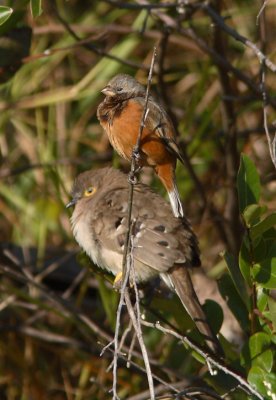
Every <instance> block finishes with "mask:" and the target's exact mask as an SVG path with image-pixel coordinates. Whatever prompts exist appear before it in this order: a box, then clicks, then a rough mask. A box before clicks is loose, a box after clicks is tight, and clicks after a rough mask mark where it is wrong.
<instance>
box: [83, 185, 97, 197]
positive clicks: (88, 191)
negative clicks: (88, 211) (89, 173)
mask: <svg viewBox="0 0 276 400" xmlns="http://www.w3.org/2000/svg"><path fill="white" fill-rule="evenodd" d="M95 192H96V188H95V187H93V186H90V187H89V188H87V189H85V191H84V193H83V195H84V197H89V196H92V195H93V194H94V193H95Z"/></svg>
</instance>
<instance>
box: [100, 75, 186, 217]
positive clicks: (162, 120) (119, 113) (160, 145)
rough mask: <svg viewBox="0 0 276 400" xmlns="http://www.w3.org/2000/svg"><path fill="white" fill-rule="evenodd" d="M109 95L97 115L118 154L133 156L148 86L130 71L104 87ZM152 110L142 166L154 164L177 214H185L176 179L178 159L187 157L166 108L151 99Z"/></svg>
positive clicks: (143, 139)
mask: <svg viewBox="0 0 276 400" xmlns="http://www.w3.org/2000/svg"><path fill="white" fill-rule="evenodd" d="M102 93H103V94H104V95H105V96H106V97H105V99H104V101H103V102H102V103H101V104H100V105H99V107H98V110H97V117H98V119H99V121H100V123H101V125H102V127H103V128H104V130H105V131H106V133H107V135H108V137H109V140H110V143H111V144H112V146H113V148H114V149H115V150H116V151H117V152H118V154H119V155H120V156H121V157H123V158H125V159H127V160H128V161H130V160H131V157H132V154H133V148H134V146H135V145H136V142H137V137H138V134H139V130H140V125H141V120H142V115H143V112H144V107H145V95H146V89H145V88H144V86H143V85H141V84H140V83H139V82H138V81H137V80H136V79H134V78H133V77H131V76H129V75H125V74H119V75H116V76H115V77H114V78H113V79H111V81H110V82H109V83H108V84H107V86H106V87H105V88H104V89H103V90H102ZM148 110H149V111H148V114H147V117H146V121H145V126H144V129H143V132H142V136H141V144H140V149H139V159H138V165H139V167H143V166H151V167H153V168H154V170H155V172H156V174H157V175H158V177H159V178H160V180H161V182H162V183H163V185H164V186H165V188H166V190H167V192H168V195H169V199H170V202H171V205H172V209H173V213H174V215H175V216H176V217H183V216H184V211H183V207H182V204H181V200H180V196H179V192H178V188H177V185H176V179H175V167H176V161H177V159H179V160H180V161H181V162H182V163H183V164H184V160H183V157H182V155H181V151H180V149H179V147H178V145H177V142H176V135H175V131H174V128H173V124H172V122H171V120H170V118H169V116H168V114H167V113H166V111H165V110H164V109H163V108H162V107H161V106H160V105H159V104H158V103H157V102H156V101H155V100H154V98H153V97H152V96H149V99H148Z"/></svg>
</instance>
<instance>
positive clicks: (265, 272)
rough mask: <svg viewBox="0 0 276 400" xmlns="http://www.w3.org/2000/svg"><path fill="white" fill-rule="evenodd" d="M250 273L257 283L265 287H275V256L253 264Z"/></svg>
mask: <svg viewBox="0 0 276 400" xmlns="http://www.w3.org/2000/svg"><path fill="white" fill-rule="evenodd" d="M252 275H253V277H254V279H255V280H256V282H257V283H259V284H260V285H261V286H262V287H265V288H267V289H275V288H276V257H273V258H267V259H266V260H263V261H261V262H259V263H257V264H254V266H253V269H252Z"/></svg>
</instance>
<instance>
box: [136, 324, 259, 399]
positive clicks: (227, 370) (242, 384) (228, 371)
mask: <svg viewBox="0 0 276 400" xmlns="http://www.w3.org/2000/svg"><path fill="white" fill-rule="evenodd" d="M142 325H144V326H147V327H150V328H154V329H158V330H159V331H161V332H163V333H165V334H169V335H171V336H174V337H175V338H177V339H178V340H180V341H181V342H182V343H186V344H188V346H189V347H190V348H192V349H193V350H195V351H196V352H198V353H199V354H200V355H201V356H202V357H203V358H204V359H205V360H206V361H208V362H209V363H210V364H212V365H213V366H214V367H215V368H217V369H219V370H220V371H223V372H224V373H226V374H227V375H230V376H232V377H233V378H234V379H236V380H237V381H238V382H239V384H240V388H241V389H242V390H243V391H245V392H246V393H249V394H252V395H255V396H256V397H257V398H258V399H260V400H263V396H262V395H261V394H260V393H259V392H257V391H256V390H255V389H254V388H253V387H252V386H251V385H250V384H249V383H248V382H247V381H246V380H245V379H244V378H243V377H242V376H241V375H239V374H238V373H236V372H235V371H233V370H232V369H230V367H228V366H226V365H224V364H223V363H222V362H221V361H220V360H217V359H215V358H214V357H213V356H212V355H210V354H208V353H206V352H205V351H203V350H201V349H200V348H199V347H198V346H195V345H194V343H193V342H192V341H190V340H189V338H188V337H187V336H183V335H180V334H179V333H178V332H176V331H174V330H173V329H169V328H165V327H164V326H162V325H161V324H160V322H156V323H152V322H148V321H142Z"/></svg>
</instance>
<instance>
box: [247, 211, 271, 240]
mask: <svg viewBox="0 0 276 400" xmlns="http://www.w3.org/2000/svg"><path fill="white" fill-rule="evenodd" d="M274 225H276V212H274V213H272V214H271V215H268V216H267V217H266V218H264V219H263V220H262V221H261V222H259V223H258V224H257V225H254V226H252V228H251V229H250V235H251V237H252V240H255V239H256V238H257V237H258V236H260V235H262V234H263V233H264V232H266V231H268V230H269V229H270V228H273V226H274ZM275 239H276V238H275Z"/></svg>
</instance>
